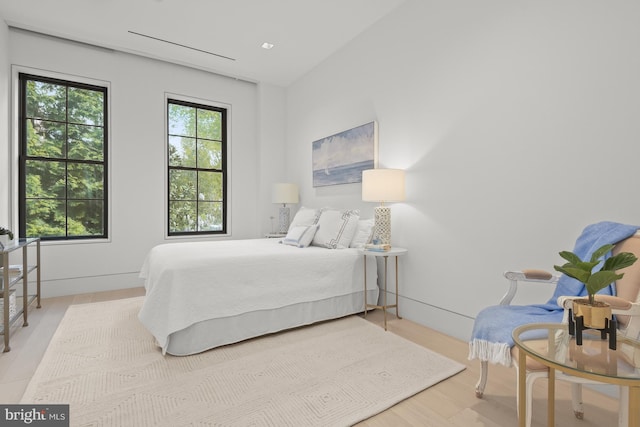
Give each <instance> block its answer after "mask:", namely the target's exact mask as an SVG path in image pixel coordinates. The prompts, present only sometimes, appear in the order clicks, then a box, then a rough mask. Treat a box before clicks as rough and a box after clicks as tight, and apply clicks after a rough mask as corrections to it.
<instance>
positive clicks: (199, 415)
mask: <svg viewBox="0 0 640 427" xmlns="http://www.w3.org/2000/svg"><path fill="white" fill-rule="evenodd" d="M142 298H143V297H137V298H130V299H124V300H116V301H108V302H100V303H91V304H81V305H72V306H70V307H69V309H68V310H67V313H66V314H65V316H64V318H63V319H62V321H61V323H60V325H59V327H58V329H57V331H56V332H55V334H54V336H53V338H52V340H51V343H50V344H49V347H48V349H47V351H46V352H45V355H44V357H43V359H42V362H41V363H40V365H39V366H38V368H37V370H36V372H35V374H34V376H33V378H32V380H31V382H30V383H29V385H28V386H27V389H26V391H25V394H24V396H23V398H22V401H21V403H25V404H26V403H28V404H47V403H49V404H53V403H62V404H69V405H70V413H71V414H70V419H71V425H72V426H136V427H141V426H171V427H175V426H186V425H191V426H200V425H209V426H278V427H279V426H296V427H299V426H323V427H324V426H348V425H352V424H354V423H356V422H358V421H361V420H364V419H366V418H369V417H370V416H372V415H375V414H377V413H379V412H381V411H383V410H385V409H387V408H389V407H391V406H393V405H394V404H396V403H398V402H400V401H402V400H403V399H406V398H407V397H410V396H412V395H414V394H415V393H418V392H420V391H421V390H424V389H426V388H428V387H430V386H432V385H434V384H436V383H438V382H440V381H442V380H444V379H446V378H448V377H450V376H452V375H454V374H456V373H458V372H460V371H461V370H463V369H464V365H462V364H460V363H457V362H455V361H453V360H451V359H448V358H446V357H444V356H441V355H439V354H437V353H434V352H433V351H430V350H428V349H425V348H424V347H421V346H419V345H417V344H414V343H412V342H410V341H407V340H405V339H404V338H401V337H399V336H397V335H394V334H393V333H391V332H385V331H384V329H382V328H381V327H379V326H377V325H374V324H372V323H370V322H368V321H366V320H363V319H362V318H360V317H358V316H350V317H346V318H343V319H338V320H333V321H327V322H323V323H319V324H316V325H312V326H307V327H301V328H297V329H293V330H290V331H286V332H281V333H278V334H272V335H268V336H264V337H261V338H256V339H252V340H248V341H244V342H242V343H238V344H233V345H228V346H224V347H219V348H217V349H213V350H209V351H207V352H204V353H201V354H197V355H193V356H186V357H174V356H168V355H167V356H163V355H162V354H161V352H160V349H159V348H158V347H157V346H156V345H155V342H154V338H153V337H152V336H151V335H150V334H149V333H148V332H147V330H146V329H145V328H144V327H143V326H142V325H141V324H140V322H139V321H138V317H137V315H138V311H139V310H140V307H141V305H142Z"/></svg>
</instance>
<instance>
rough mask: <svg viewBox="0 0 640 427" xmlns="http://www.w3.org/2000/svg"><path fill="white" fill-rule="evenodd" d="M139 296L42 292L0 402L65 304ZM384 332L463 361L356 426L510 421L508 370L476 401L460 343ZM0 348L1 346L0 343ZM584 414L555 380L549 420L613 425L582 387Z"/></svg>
mask: <svg viewBox="0 0 640 427" xmlns="http://www.w3.org/2000/svg"><path fill="white" fill-rule="evenodd" d="M140 295H144V289H142V288H134V289H123V290H119V291H110V292H100V293H91V294H82V295H71V296H65V297H56V298H46V299H43V301H42V308H41V309H35V308H32V309H31V310H30V311H29V326H28V327H26V328H23V327H21V326H19V325H18V326H17V327H14V329H13V334H12V336H11V343H10V345H11V351H10V352H8V353H0V403H3V404H10V403H17V402H19V400H20V398H21V397H22V394H23V392H24V390H25V388H26V387H27V384H28V383H29V380H30V379H31V377H32V376H33V373H34V372H35V370H36V368H37V366H38V364H39V363H40V360H41V359H42V356H43V354H44V352H45V350H46V348H47V346H48V344H49V341H50V340H51V337H52V336H53V333H54V332H55V330H56V328H57V326H58V324H59V322H60V320H61V319H62V317H63V316H64V313H65V311H66V309H67V307H69V306H70V305H73V304H83V303H90V302H98V301H107V300H113V299H120V298H129V297H134V296H140ZM366 319H367V320H369V321H371V322H373V323H375V324H378V325H380V326H381V325H382V312H380V311H379V310H377V311H373V312H369V313H368V314H367V317H366ZM390 319H391V320H389V321H388V330H389V333H395V334H397V335H400V336H402V337H404V338H406V339H408V340H411V341H413V342H415V343H417V344H420V345H422V346H424V347H427V348H430V349H432V350H434V351H437V352H438V353H440V354H442V355H445V356H447V357H450V358H451V359H454V360H456V361H458V362H460V363H463V364H465V365H466V366H467V369H465V370H464V371H463V372H461V373H459V374H458V375H455V376H454V377H451V378H449V379H447V380H445V381H443V382H441V383H439V384H437V385H435V386H433V387H430V388H428V389H427V390H425V391H423V392H421V393H418V394H416V395H415V396H413V397H411V398H409V399H407V400H405V401H403V402H400V403H399V404H397V405H395V406H394V407H392V408H390V409H388V410H386V411H384V412H382V413H380V414H378V415H376V416H374V417H371V418H369V419H368V420H365V421H363V422H361V423H359V424H358V426H360V427H383V426H384V427H386V426H394V427H402V426H424V427H431V426H434V427H435V426H437V427H440V426H444V427H475V426H487V427H495V426H516V425H517V415H516V397H515V396H516V385H515V370H514V369H510V368H505V367H501V366H490V367H489V381H488V385H487V388H486V390H485V396H484V398H483V399H478V398H476V397H475V393H474V388H475V383H476V381H477V380H478V375H479V363H478V361H476V360H474V361H469V360H467V351H468V345H467V343H466V342H463V341H460V340H458V339H455V338H452V337H450V336H447V335H444V334H442V333H439V332H437V331H435V330H432V329H430V328H426V327H424V326H421V325H418V324H416V323H413V322H410V321H408V320H406V319H395V318H394V317H393V316H390ZM0 346H2V344H0ZM546 387H547V383H546V380H539V381H537V384H536V386H535V388H534V399H535V400H534V413H533V427H541V426H545V425H546V411H547V405H546ZM583 400H584V403H585V419H584V420H577V419H576V418H575V417H574V416H573V412H572V410H571V394H570V387H569V385H568V384H566V383H563V382H558V384H557V385H556V425H559V426H563V427H572V426H576V427H578V426H579V427H595V426H603V425H607V426H613V425H616V424H617V417H618V401H617V400H616V399H613V398H611V397H609V396H606V395H603V394H601V393H598V392H596V391H593V390H590V389H585V390H584V392H583Z"/></svg>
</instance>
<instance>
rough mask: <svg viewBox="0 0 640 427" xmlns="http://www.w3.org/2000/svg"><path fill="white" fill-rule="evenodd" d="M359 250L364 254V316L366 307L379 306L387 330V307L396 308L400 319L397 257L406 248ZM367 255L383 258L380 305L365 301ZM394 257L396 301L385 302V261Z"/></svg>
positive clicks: (403, 252)
mask: <svg viewBox="0 0 640 427" xmlns="http://www.w3.org/2000/svg"><path fill="white" fill-rule="evenodd" d="M360 252H361V253H362V254H364V317H367V309H368V308H381V309H382V313H383V315H384V330H385V331H386V330H387V309H389V308H395V309H396V317H397V318H398V319H402V317H400V314H399V312H398V257H399V256H402V255H404V254H406V253H407V252H409V251H408V250H407V249H404V248H398V247H392V248H391V249H390V250H388V251H384V252H379V251H367V250H365V249H361V250H360ZM367 256H373V257H383V258H384V295H383V297H382V299H383V303H382V305H377V304H368V303H367ZM390 256H392V257H395V260H396V303H395V304H387V261H388V259H389V257H390Z"/></svg>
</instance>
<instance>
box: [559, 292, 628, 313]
mask: <svg viewBox="0 0 640 427" xmlns="http://www.w3.org/2000/svg"><path fill="white" fill-rule="evenodd" d="M584 298H587V297H586V296H585V295H582V296H560V297H558V299H557V302H558V305H559V306H560V307H562V308H564V309H565V310H568V309H570V308H571V302H572V301H573V300H574V299H584ZM595 298H596V300H598V301H602V302H606V303H607V304H609V305H610V306H611V310H612V311H613V312H614V314H631V313H630V312H629V311H630V310H631V309H632V308H633V306H634V304H632V303H631V301H627V300H626V299H624V298H620V297H616V296H613V295H596V296H595Z"/></svg>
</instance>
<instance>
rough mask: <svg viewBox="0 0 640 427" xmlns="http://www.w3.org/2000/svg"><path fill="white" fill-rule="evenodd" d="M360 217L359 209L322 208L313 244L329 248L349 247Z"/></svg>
mask: <svg viewBox="0 0 640 427" xmlns="http://www.w3.org/2000/svg"><path fill="white" fill-rule="evenodd" d="M359 219H360V211H358V210H345V211H340V210H337V209H322V210H321V211H320V218H319V219H318V231H317V232H316V235H315V236H314V237H313V242H312V243H311V244H312V245H314V246H322V247H325V248H329V249H344V248H348V247H349V244H350V243H351V239H353V235H354V234H355V233H356V229H357V228H358V220H359Z"/></svg>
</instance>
